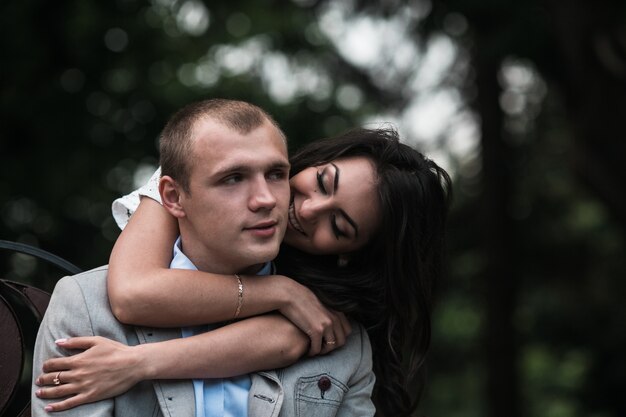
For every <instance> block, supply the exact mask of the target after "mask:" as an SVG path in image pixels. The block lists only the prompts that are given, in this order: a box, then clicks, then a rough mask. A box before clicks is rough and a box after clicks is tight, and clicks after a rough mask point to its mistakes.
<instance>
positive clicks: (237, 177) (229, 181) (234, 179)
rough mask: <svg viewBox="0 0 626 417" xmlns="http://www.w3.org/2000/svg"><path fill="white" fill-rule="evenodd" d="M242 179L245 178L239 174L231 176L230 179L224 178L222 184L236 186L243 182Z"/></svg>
mask: <svg viewBox="0 0 626 417" xmlns="http://www.w3.org/2000/svg"><path fill="white" fill-rule="evenodd" d="M242 178H243V177H242V176H241V175H239V174H237V175H229V176H228V177H226V178H224V179H223V180H222V182H223V183H224V184H236V183H238V182H241V180H242Z"/></svg>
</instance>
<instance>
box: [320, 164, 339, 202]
mask: <svg viewBox="0 0 626 417" xmlns="http://www.w3.org/2000/svg"><path fill="white" fill-rule="evenodd" d="M331 167H332V168H331ZM333 168H334V169H333ZM317 185H318V187H319V188H320V191H321V192H322V194H325V195H327V194H334V193H335V192H336V191H337V187H338V186H339V168H337V165H335V164H333V163H332V162H331V163H330V164H328V165H326V166H325V167H324V169H322V170H321V171H317Z"/></svg>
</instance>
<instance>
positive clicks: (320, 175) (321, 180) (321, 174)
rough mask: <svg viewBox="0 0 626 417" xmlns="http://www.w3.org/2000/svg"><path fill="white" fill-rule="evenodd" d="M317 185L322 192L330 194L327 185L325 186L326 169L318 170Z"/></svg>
mask: <svg viewBox="0 0 626 417" xmlns="http://www.w3.org/2000/svg"><path fill="white" fill-rule="evenodd" d="M317 186H318V187H319V188H320V191H321V192H322V194H328V192H327V191H326V187H325V186H324V171H322V172H320V171H317Z"/></svg>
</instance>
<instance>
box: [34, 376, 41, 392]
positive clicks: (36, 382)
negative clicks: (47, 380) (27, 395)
mask: <svg viewBox="0 0 626 417" xmlns="http://www.w3.org/2000/svg"><path fill="white" fill-rule="evenodd" d="M35 385H41V378H37V379H36V380H35ZM37 392H39V391H37Z"/></svg>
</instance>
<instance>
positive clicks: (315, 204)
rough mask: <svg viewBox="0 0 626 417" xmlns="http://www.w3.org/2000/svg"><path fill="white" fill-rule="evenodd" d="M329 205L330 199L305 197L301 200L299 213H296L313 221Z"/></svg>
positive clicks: (327, 208)
mask: <svg viewBox="0 0 626 417" xmlns="http://www.w3.org/2000/svg"><path fill="white" fill-rule="evenodd" d="M330 207H331V202H330V199H327V198H320V197H313V198H307V199H306V200H304V201H303V202H302V205H301V206H300V213H298V214H299V215H300V218H302V219H304V220H306V221H308V222H314V221H315V220H316V219H317V218H319V217H320V216H321V215H322V214H323V213H324V212H326V211H328V210H329V208H330Z"/></svg>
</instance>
